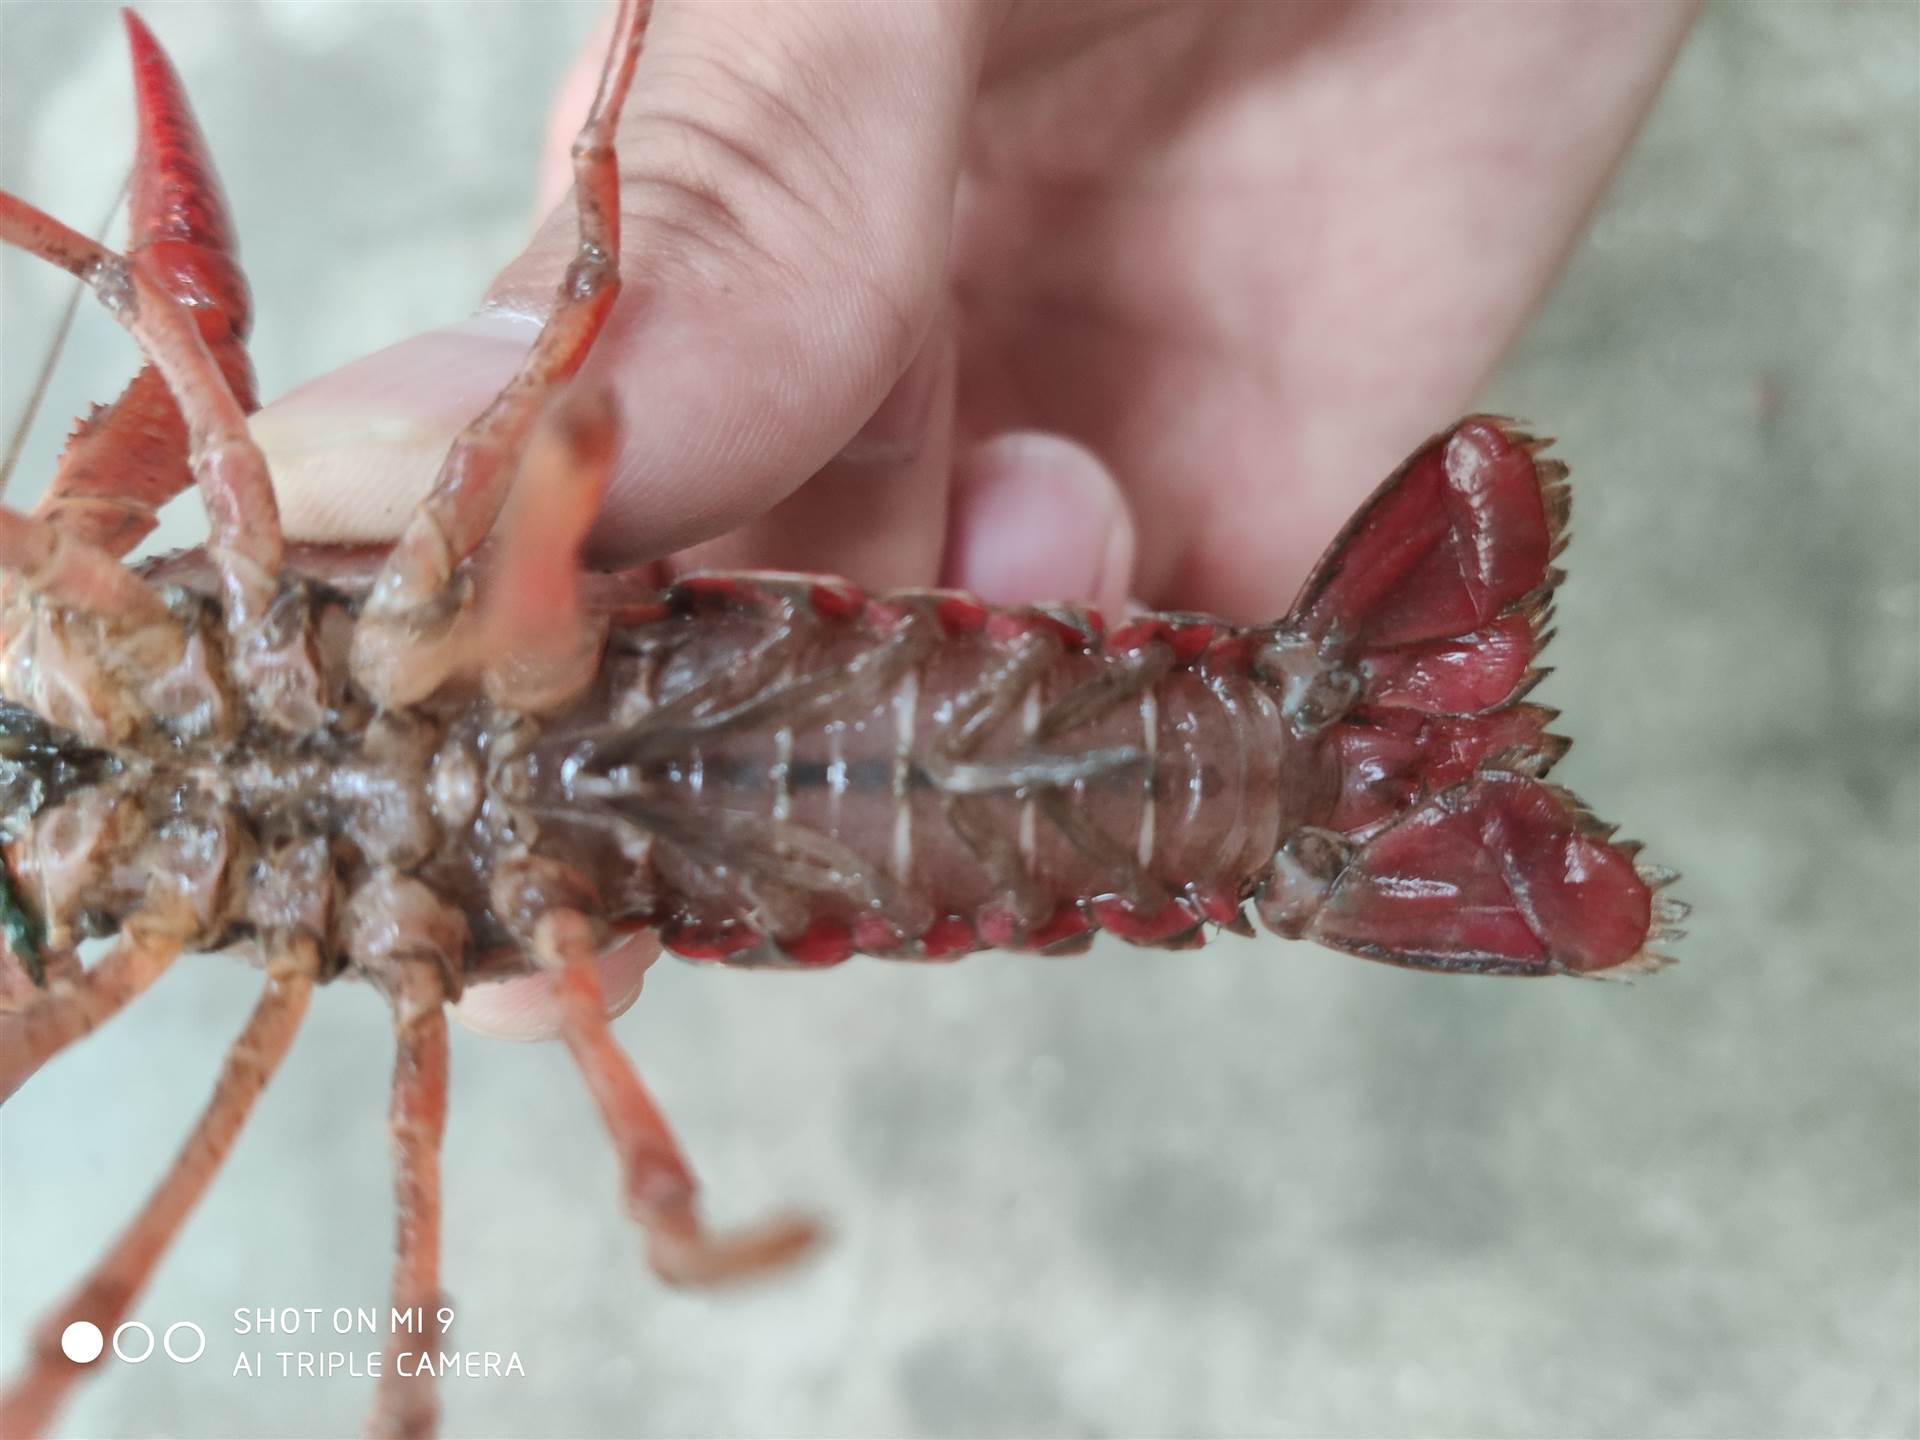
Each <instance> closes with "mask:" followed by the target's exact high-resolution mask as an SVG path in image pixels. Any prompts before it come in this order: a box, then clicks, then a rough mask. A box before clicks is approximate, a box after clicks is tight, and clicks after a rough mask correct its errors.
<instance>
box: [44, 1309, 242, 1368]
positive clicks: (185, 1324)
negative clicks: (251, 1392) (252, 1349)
mask: <svg viewBox="0 0 1920 1440" xmlns="http://www.w3.org/2000/svg"><path fill="white" fill-rule="evenodd" d="M159 1343H160V1348H161V1349H163V1350H164V1351H166V1354H167V1358H168V1359H169V1360H171V1361H173V1362H174V1363H175V1364H177V1365H191V1364H192V1363H193V1362H194V1361H196V1360H198V1359H199V1358H200V1357H201V1356H202V1355H204V1354H206V1353H207V1332H206V1331H204V1330H202V1329H201V1328H200V1327H199V1326H198V1325H196V1324H194V1323H193V1321H191V1320H176V1321H174V1322H173V1323H172V1324H171V1325H169V1326H167V1329H166V1334H165V1336H164V1337H163V1338H162V1339H161V1340H160V1342H159ZM106 1345H107V1341H106V1336H104V1335H102V1334H101V1333H100V1327H99V1326H98V1325H96V1324H94V1323H93V1322H92V1321H91V1320H76V1321H74V1322H73V1323H72V1324H71V1325H69V1326H67V1328H66V1329H64V1330H62V1331H61V1332H60V1353H61V1354H62V1355H65V1356H66V1357H67V1359H69V1360H71V1361H73V1363H74V1364H76V1365H91V1364H92V1363H93V1362H94V1361H96V1360H98V1359H99V1358H100V1356H101V1353H102V1352H103V1351H104V1350H105V1349H106ZM153 1348H154V1335H153V1331H152V1329H151V1328H150V1327H148V1326H146V1325H143V1324H141V1323H140V1322H139V1321H138V1320H129V1321H127V1322H126V1323H125V1324H123V1325H121V1326H120V1327H119V1328H118V1329H116V1330H115V1331H114V1332H113V1353H114V1354H115V1355H118V1356H119V1357H120V1358H121V1359H122V1360H124V1361H126V1362H127V1363H128V1364H129V1365H138V1364H139V1363H140V1362H141V1361H142V1360H145V1359H146V1358H147V1357H148V1356H150V1355H152V1354H153Z"/></svg>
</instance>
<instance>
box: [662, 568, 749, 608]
mask: <svg viewBox="0 0 1920 1440" xmlns="http://www.w3.org/2000/svg"><path fill="white" fill-rule="evenodd" d="M670 593H671V594H672V596H673V598H674V599H676V600H678V601H680V602H681V603H682V604H686V605H741V604H745V603H746V602H747V601H748V600H749V599H750V598H751V597H750V595H749V593H748V591H747V587H746V586H745V585H744V584H742V583H741V582H740V581H739V580H737V579H735V578H734V577H733V576H731V575H688V576H686V577H685V578H683V579H680V580H676V581H674V582H673V589H672V591H671V592H670Z"/></svg>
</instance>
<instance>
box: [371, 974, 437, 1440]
mask: <svg viewBox="0 0 1920 1440" xmlns="http://www.w3.org/2000/svg"><path fill="white" fill-rule="evenodd" d="M394 1030H395V1035H396V1039H397V1041H398V1045H397V1049H396V1054H395V1057H394V1066H393V1105H392V1109H391V1110H390V1111H389V1114H388V1120H387V1125H388V1129H389V1131H390V1133H391V1135H392V1139H393V1166H394V1179H393V1200H394V1261H393V1310H392V1314H393V1315H395V1316H402V1315H404V1316H407V1317H410V1320H411V1322H412V1323H411V1325H410V1327H409V1328H406V1329H403V1330H399V1331H397V1332H396V1333H395V1334H394V1336H393V1338H392V1339H391V1340H390V1341H389V1342H388V1344H387V1355H386V1364H385V1366H384V1367H383V1368H382V1370H381V1373H380V1386H379V1390H378V1392H377V1393H376V1395H375V1398H374V1408H373V1414H372V1415H371V1416H370V1417H369V1418H368V1420H367V1433H368V1435H370V1436H374V1437H377V1440H417V1437H424V1436H428V1435H431V1434H432V1433H433V1432H434V1429H435V1425H436V1422H437V1420H438V1418H439V1405H438V1403H437V1401H436V1399H435V1396H434V1380H433V1371H432V1369H431V1367H426V1366H422V1365H421V1363H420V1360H421V1356H422V1355H423V1354H424V1353H425V1352H426V1351H427V1348H428V1347H427V1341H428V1338H429V1336H430V1335H431V1334H432V1333H433V1332H432V1331H431V1330H430V1328H429V1327H430V1326H432V1325H433V1324H434V1323H435V1320H434V1316H435V1311H436V1310H437V1309H438V1307H439V1303H440V1143H441V1140H442V1138H443V1137H444V1136H445V1134H446V1128H447V1016H446V1011H445V1009H443V1008H442V1006H441V1005H440V1004H439V1003H438V1002H437V1001H435V1002H434V1003H432V1004H431V1005H428V1006H426V1007H424V1008H419V1007H412V1008H410V1007H407V1006H404V1005H403V1006H400V1007H397V1009H396V1013H395V1019H394Z"/></svg>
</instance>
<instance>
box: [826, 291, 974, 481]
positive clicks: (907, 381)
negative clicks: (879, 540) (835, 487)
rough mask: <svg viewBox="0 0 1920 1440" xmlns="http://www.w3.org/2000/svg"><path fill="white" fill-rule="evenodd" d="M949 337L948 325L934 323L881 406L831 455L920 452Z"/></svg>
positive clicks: (871, 461) (877, 460) (892, 459)
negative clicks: (935, 324)
mask: <svg viewBox="0 0 1920 1440" xmlns="http://www.w3.org/2000/svg"><path fill="white" fill-rule="evenodd" d="M951 343H952V340H951V335H950V332H949V331H948V330H947V328H946V327H945V326H944V325H941V326H936V327H935V329H934V331H933V333H932V334H930V335H929V336H928V337H927V339H926V342H925V343H924V344H922V345H921V347H920V350H919V353H918V354H916V355H915V356H914V357H913V363H912V364H910V365H908V366H907V368H906V372H905V373H904V374H902V375H901V377H900V378H899V379H898V380H896V381H894V383H893V388H892V389H891V390H889V391H888V392H887V397H886V399H884V400H882V401H881V402H880V408H879V409H877V410H875V411H874V412H873V414H872V416H871V417H869V418H868V420H867V423H866V424H864V425H862V426H861V427H860V429H859V430H858V431H857V432H856V433H855V435H854V437H853V439H851V440H849V441H848V442H847V443H846V444H845V445H843V446H842V447H841V448H840V453H839V454H838V455H837V456H835V457H834V460H835V462H836V463H851V464H854V465H903V464H905V463H907V462H908V461H910V460H912V459H913V458H914V457H916V456H917V455H919V454H920V452H921V450H922V449H924V448H925V446H926V440H927V426H928V422H929V421H930V420H931V419H932V416H933V402H934V399H935V397H936V396H937V395H938V394H939V381H940V373H941V368H942V365H943V362H944V361H945V360H946V356H947V349H948V347H949V346H950V345H951Z"/></svg>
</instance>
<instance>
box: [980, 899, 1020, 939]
mask: <svg viewBox="0 0 1920 1440" xmlns="http://www.w3.org/2000/svg"><path fill="white" fill-rule="evenodd" d="M974 926H975V928H976V929H977V930H978V932H979V935H980V943H981V944H982V945H985V946H987V947H988V948H989V949H993V950H1019V949H1024V948H1025V946H1026V944H1027V926H1026V922H1025V921H1023V920H1022V919H1021V918H1020V915H1019V913H1018V912H1017V911H1016V910H1014V908H1013V907H1012V906H1010V905H989V906H986V907H985V908H984V909H982V910H981V911H980V913H979V914H978V915H976V916H975V917H974Z"/></svg>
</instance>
